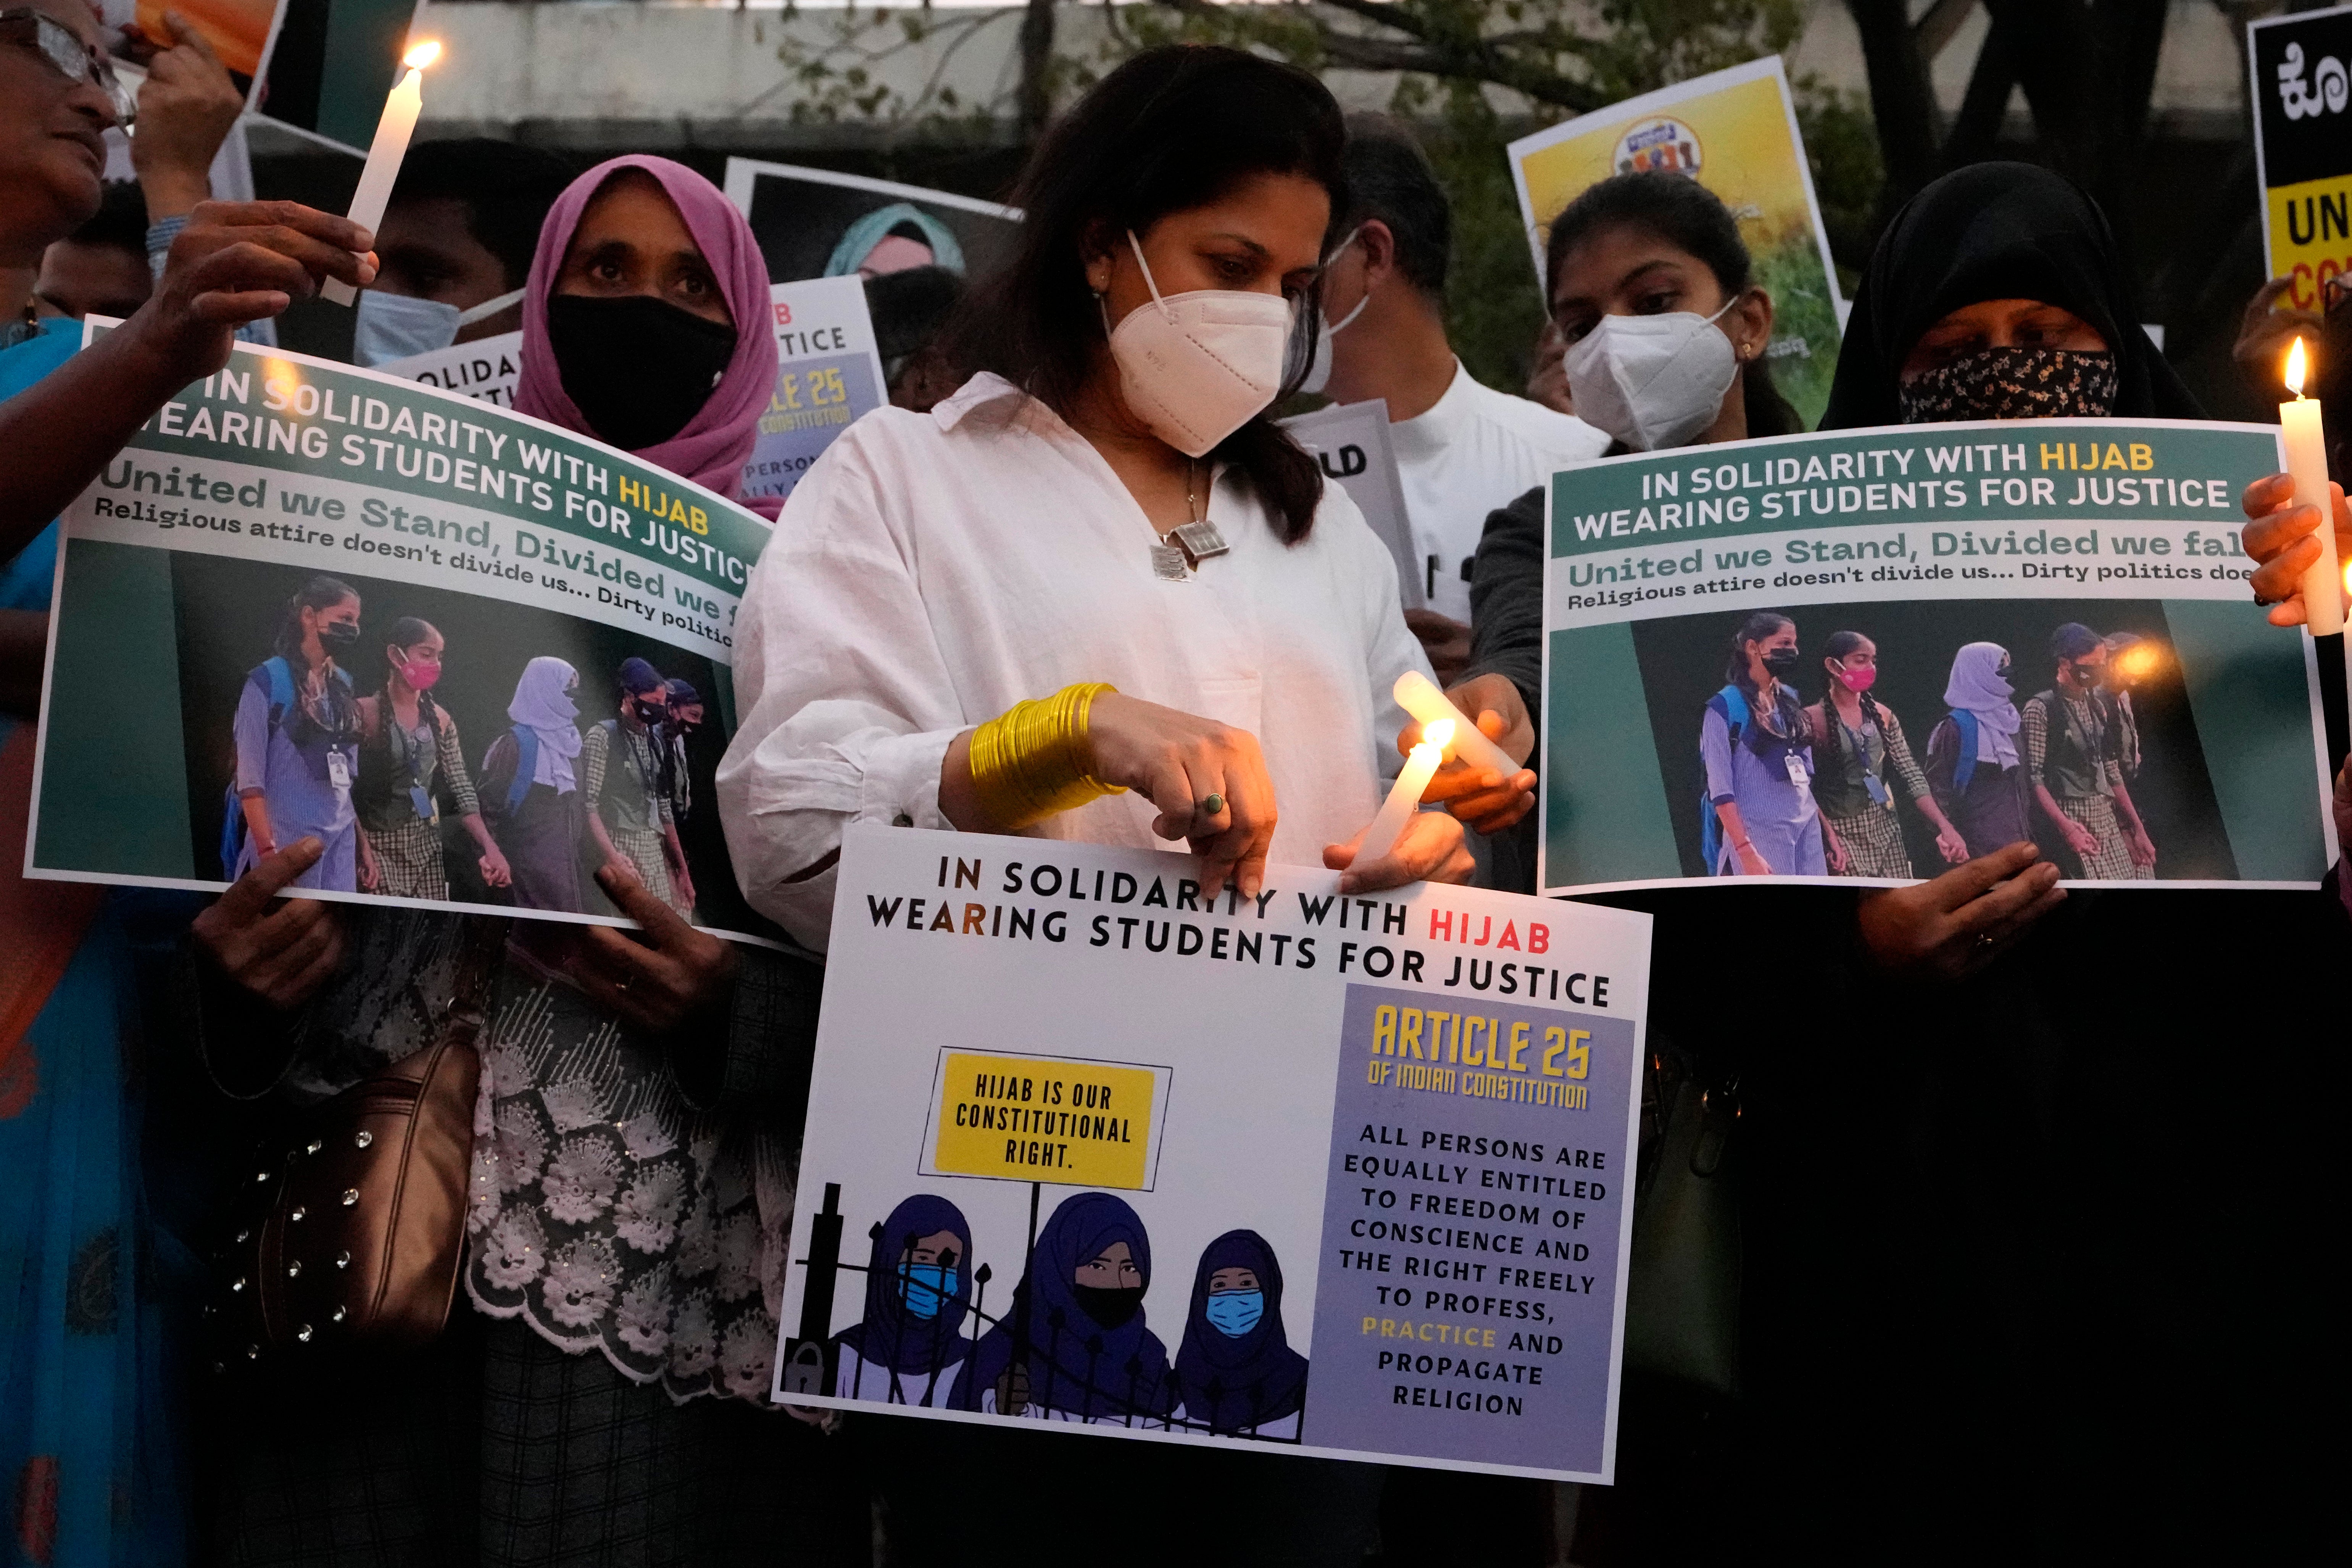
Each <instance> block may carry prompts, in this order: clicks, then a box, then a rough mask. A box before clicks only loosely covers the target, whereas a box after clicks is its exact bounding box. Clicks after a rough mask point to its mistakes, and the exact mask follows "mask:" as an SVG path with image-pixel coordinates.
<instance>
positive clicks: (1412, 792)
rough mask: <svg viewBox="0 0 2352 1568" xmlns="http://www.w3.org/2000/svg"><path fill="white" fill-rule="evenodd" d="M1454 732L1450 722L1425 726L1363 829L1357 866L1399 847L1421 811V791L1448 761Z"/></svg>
mask: <svg viewBox="0 0 2352 1568" xmlns="http://www.w3.org/2000/svg"><path fill="white" fill-rule="evenodd" d="M1453 739H1454V721H1453V720H1451V719H1440V720H1439V721H1437V722H1436V723H1434V724H1429V725H1424V726H1423V729H1422V731H1421V744H1420V745H1418V746H1415V747H1414V748H1413V749H1412V754H1410V755H1409V756H1407V757H1406V758H1405V760H1404V772H1402V773H1399V774H1397V782H1396V787H1394V788H1393V789H1391V790H1390V791H1389V797H1388V799H1386V800H1384V801H1382V802H1381V811H1380V815H1379V816H1375V817H1373V818H1372V825H1371V826H1370V827H1367V828H1365V829H1364V842H1363V846H1362V847H1360V848H1359V849H1358V850H1357V851H1356V860H1355V863H1356V864H1357V865H1359V866H1369V865H1370V864H1371V863H1372V862H1373V861H1375V860H1377V859H1379V858H1381V856H1383V855H1385V854H1387V853H1388V852H1389V851H1390V850H1391V849H1393V848H1395V847H1396V841H1397V840H1398V839H1399V838H1401V837H1403V836H1404V825H1405V824H1406V823H1408V822H1410V821H1412V814H1413V813H1414V812H1416V811H1419V810H1420V809H1421V792H1422V791H1423V790H1425V789H1427V788H1428V787H1429V781H1430V780H1431V779H1433V778H1434V777H1436V776H1437V764H1438V763H1442V762H1444V760H1445V745H1446V742H1449V741H1451V740H1453Z"/></svg>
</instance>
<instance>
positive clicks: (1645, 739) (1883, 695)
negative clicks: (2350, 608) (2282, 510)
mask: <svg viewBox="0 0 2352 1568" xmlns="http://www.w3.org/2000/svg"><path fill="white" fill-rule="evenodd" d="M2281 467H2282V461H2281V457H2280V450H2279V432H2278V428H2277V426H2266V425H2228V424H2221V423H2209V422H2187V421H2172V420H2126V419H2037V420H2033V421H2031V422H2024V421H2008V422H1999V421H1996V422H1990V423H1975V424H1948V425H1911V426H1893V427H1889V428H1885V429H1873V430H1845V431H1838V432H1834V433H1830V434H1822V435H1813V436H1790V437H1780V438H1777V439H1772V440H1760V441H1747V442H1740V443H1736V444H1733V445H1728V446H1722V447H1691V448H1687V449H1684V450H1679V451H1674V452H1667V453H1660V454H1655V455H1646V454H1643V455H1634V456H1628V457H1622V458H1604V459H1602V460H1601V461H1598V462H1595V463H1592V464H1589V465H1587V466H1585V467H1583V468H1577V469H1573V470H1570V471H1567V472H1563V473H1560V474H1557V475H1555V476H1554V477H1553V479H1552V481H1551V485H1550V488H1549V512H1548V517H1549V522H1548V527H1549V550H1548V558H1547V567H1546V574H1545V605H1544V660H1545V665H1544V671H1545V679H1544V709H1545V711H1544V714H1543V716H1542V721H1541V725H1542V728H1541V744H1542V747H1543V755H1544V763H1543V785H1542V788H1541V791H1540V794H1541V797H1542V798H1541V807H1542V814H1543V815H1542V825H1541V834H1540V838H1541V845H1542V849H1541V861H1540V866H1541V868H1540V871H1539V874H1538V884H1537V885H1538V890H1539V891H1543V892H1547V893H1565V892H1575V891H1579V890H1596V889H1602V888H1625V887H1643V886H1661V885H1676V884H1688V885H1694V886H1707V885H1713V884H1716V883H1717V882H1718V880H1719V879H1722V878H1725V877H1729V876H1733V875H1743V876H1744V875H1748V874H1749V873H1750V872H1751V871H1752V867H1751V866H1749V865H1748V864H1747V863H1746V862H1745V861H1744V859H1743V858H1741V857H1740V855H1739V854H1738V851H1739V848H1740V847H1739V845H1738V833H1739V831H1740V830H1753V829H1756V828H1758V827H1759V824H1760V825H1761V826H1762V828H1763V829H1764V831H1763V832H1762V833H1760V834H1759V833H1755V832H1751V833H1750V837H1751V839H1752V840H1753V842H1754V843H1755V844H1756V845H1757V846H1758V853H1759V855H1760V856H1761V857H1762V858H1763V860H1764V863H1765V864H1766V866H1767V867H1768V868H1769V874H1770V875H1771V876H1772V877H1774V878H1776V879H1792V880H1800V881H1818V882H1843V883H1844V884H1845V885H1848V886H1852V885H1856V884H1857V882H1859V883H1871V884H1876V885H1881V886H1891V885H1900V884H1901V883H1903V882H1906V881H1910V880H1914V879H1924V878H1927V877H1933V876H1935V875H1937V873H1939V872H1941V871H1942V870H1944V869H1945V868H1946V866H1947V864H1948V861H1949V859H1950V856H1949V855H1948V853H1947V852H1946V850H1945V849H1944V847H1943V846H1942V845H1941V844H1939V842H1938V839H1939V837H1940V835H1939V832H1938V830H1937V828H1936V826H1935V824H1934V822H1933V820H1932V818H1931V817H1930V816H1929V815H1928V813H1927V804H1926V803H1929V802H1932V803H1933V804H1934V805H1936V807H1937V809H1938V810H1940V811H1942V812H1943V813H1944V815H1945V816H1947V817H1948V819H1949V820H1950V821H1951V822H1952V823H1953V824H1954V825H1955V826H1958V828H1960V829H1962V830H1963V835H1962V836H1963V837H1964V838H1965V839H1966V847H1967V850H1968V854H1969V857H1971V858H1972V857H1974V856H1978V855H1983V854H1989V853H1990V852H1992V850H1994V849H1996V848H1998V847H2000V846H2001V845H2003V844H2006V843H2009V842H2011V841H2013V840H2015V839H2017V838H2021V837H2029V836H2030V837H2032V838H2034V839H2035V840H2036V841H2037V842H2039V843H2040V844H2042V847H2043V852H2044V853H2045V854H2047V855H2048V856H2049V857H2050V858H2052V859H2053V860H2054V861H2055V862H2056V863H2057V864H2058V866H2059V868H2060V869H2061V872H2062V874H2063V876H2064V877H2065V879H2066V880H2067V881H2068V882H2069V883H2071V884H2074V885H2091V886H2109V885H2112V886H2117V887H2136V888H2147V887H2197V888H2310V887H2315V886H2316V885H2317V884H2318V882H2319V879H2320V877H2321V875H2322V874H2323V873H2324V872H2325V871H2326V868H2327V866H2328V865H2329V864H2330V863H2331V862H2332V861H2333V860H2334V859H2335V858H2336V835H2335V825H2334V821H2333V819H2332V817H2331V816H2330V815H2329V813H2328V811H2327V810H2326V802H2327V800H2328V798H2329V793H2330V792H2329V790H2328V787H2327V773H2326V765H2325V761H2324V752H2323V745H2324V736H2323V731H2322V727H2321V722H2320V708H2319V698H2318V686H2317V672H2316V666H2315V664H2314V663H2313V662H2312V660H2311V653H2310V649H2311V647H2312V645H2311V643H2310V642H2309V640H2308V639H2307V638H2305V637H2303V636H2302V635H2301V634H2300V633H2299V632H2297V631H2290V630H2284V629H2282V628H2280V627H2276V626H2271V625H2269V624H2268V623H2267V621H2266V620H2265V619H2264V618H2263V614H2262V612H2261V611H2260V610H2259V609H2256V608H2255V607H2254V606H2253V605H2252V604H2250V603H2249V602H2248V590H2247V577H2248V575H2249V574H2250V573H2251V571H2252V566H2251V564H2250V563H2248V562H2247V561H2246V559H2245V556H2244V552H2243V551H2242V548H2241V547H2240V543H2239V537H2238V531H2239V529H2240V526H2241V523H2242V519H2241V517H2240V515H2239V512H2238V505H2237V498H2238V496H2239V495H2240V494H2241V493H2242V491H2243V489H2244V488H2245V486H2246V485H2247V483H2248V482H2249V481H2251V480H2252V479H2257V478H2259V477H2261V476H2263V475H2265V474H2270V473H2273V472H2276V471H2277V470H2278V469H2279V468H2281ZM1750 616H1771V617H1776V618H1777V619H1778V620H1779V621H1780V622H1785V623H1788V624H1790V625H1791V626H1793V628H1794V634H1795V640H1796V646H1797V648H1798V650H1799V653H1798V658H1797V659H1796V662H1795V665H1794V667H1793V668H1792V669H1791V670H1790V672H1789V673H1788V674H1786V675H1785V676H1783V677H1781V679H1784V680H1785V681H1787V682H1788V683H1789V684H1790V686H1792V687H1793V688H1794V690H1795V696H1796V700H1797V702H1799V703H1801V704H1803V705H1806V706H1808V707H1815V706H1817V705H1822V706H1819V711H1818V713H1817V714H1813V715H1808V716H1807V717H1806V721H1805V727H1804V728H1803V730H1802V731H1801V733H1800V734H1799V735H1798V736H1797V737H1795V738H1794V739H1795V741H1796V743H1794V744H1791V743H1790V740H1791V737H1790V736H1789V735H1788V734H1786V733H1785V732H1784V731H1786V730H1789V729H1792V728H1795V725H1794V724H1793V723H1790V722H1784V721H1782V720H1781V719H1780V717H1779V716H1778V713H1777V712H1766V711H1764V710H1762V709H1761V707H1760V706H1759V704H1758V703H1757V702H1756V700H1755V699H1756V696H1757V692H1758V688H1757V687H1756V686H1754V685H1753V684H1751V683H1750V681H1751V678H1752V675H1753V671H1752V668H1751V667H1750V666H1749V665H1748V664H1747V663H1746V662H1744V661H1743V660H1741V659H1739V658H1735V657H1734V643H1735V638H1736V637H1738V635H1739V634H1741V633H1742V632H1743V630H1746V629H1748V618H1749V617H1750ZM1756 630H1757V632H1758V634H1759V637H1760V636H1761V635H1764V634H1765V633H1766V632H1767V631H1768V630H1769V628H1768V627H1766V626H1760V625H1759V626H1757V627H1756ZM1839 631H1850V632H1855V633H1859V634H1862V635H1863V636H1864V637H1867V638H1868V639H1870V641H1871V643H1872V644H1873V645H1874V647H1875V662H1874V667H1873V668H1874V684H1871V685H1869V686H1867V688H1866V696H1867V699H1868V702H1867V706H1866V709H1865V711H1864V717H1863V718H1862V719H1861V720H1860V722H1861V725H1862V731H1861V733H1860V735H1859V737H1858V741H1859V744H1860V745H1861V746H1863V747H1864V748H1866V749H1868V750H1869V752H1870V753H1871V755H1872V756H1873V757H1874V759H1887V760H1885V761H1884V762H1882V763H1881V764H1880V765H1879V766H1877V767H1875V768H1874V769H1872V770H1871V772H1872V773H1874V774H1875V775H1876V776H1875V779H1865V778H1863V777H1861V776H1860V773H1861V771H1862V770H1860V769H1859V768H1858V767H1855V766H1853V765H1852V764H1853V760H1854V759H1857V758H1858V757H1859V756H1860V755H1861V753H1860V752H1857V751H1856V750H1855V746H1856V744H1857V737H1856V731H1854V730H1853V729H1852V728H1850V727H1849V721H1846V720H1844V719H1843V718H1839V717H1836V716H1835V715H1834V714H1833V712H1832V710H1831V709H1830V708H1829V707H1827V706H1825V704H1827V702H1828V697H1827V695H1826V693H1825V690H1824V688H1825V687H1826V685H1827V684H1828V681H1829V679H1830V676H1829V674H1828V672H1827V670H1826V668H1825V666H1824V664H1823V662H1822V658H1823V653H1824V644H1825V642H1826V640H1827V638H1828V637H1829V635H1830V634H1832V633H1833V632H1839ZM2086 637H2087V638H2089V639H2090V640H2091V641H2092V642H2095V644H2096V645H2097V647H2096V648H2094V647H2089V646H2085V638H2086ZM1752 640H1755V639H1751V641H1752ZM2062 644H2063V645H2071V646H2074V647H2076V648H2077V650H2078V651H2077V652H2075V653H2073V654H2067V653H2062V652H2061V651H2059V650H2060V648H2061V645H2062ZM1988 648H1990V652H1989V653H1988V652H1986V651H1985V650H1986V649H1988ZM1972 650H1973V651H1972ZM1995 656H1998V657H1995ZM2109 660H2112V661H2113V663H2112V669H2111V672H2110V673H2106V674H2102V675H2100V676H2098V677H2097V678H2096V684H2095V687H2094V688H2090V689H2085V688H2084V687H2083V686H2081V685H2078V684H2074V681H2075V679H2076V677H2075V676H2074V674H2071V673H2070V674H2069V676H2068V678H2067V679H2066V680H2063V681H2062V680H2061V679H2060V669H2059V667H2060V665H2062V664H2066V665H2070V666H2076V667H2079V668H2093V667H2096V668H2100V669H2103V670H2105V669H2109V668H2110V667H2109V666H2108V664H2107V662H2106V661H2109ZM2003 661H2005V673H2004V672H2003V668H2002V667H2003ZM1898 741H1901V742H1904V743H1903V744H1902V745H1901V746H1899V747H1898V745H1897V742H1898ZM1898 753H1899V754H1898ZM1904 756H1907V757H1908V758H1909V759H1910V761H1911V762H1912V763H1914V764H1916V772H1914V771H1913V770H1912V769H1906V767H1904V766H1903V765H1902V759H1903V757H1904ZM1873 784H1875V787H1872V785H1873ZM1882 792H1884V794H1885V798H1883V799H1882V798H1879V797H1880V795H1881V794H1882ZM2005 792H2006V793H2005ZM1726 805H1729V806H1731V807H1733V808H1735V809H1736V810H1737V812H1738V822H1737V824H1735V822H1734V819H1733V817H1732V816H1730V815H1728V814H1727V812H1726V811H1725V809H1724V807H1725V806H1726ZM2061 818H2063V819H2064V820H2063V821H2062V820H2061ZM2135 818H2137V821H2138V822H2139V823H2140V824H2141V825H2142V826H2143V827H2144V829H2145V837H2146V842H2145V843H2144V844H2143V843H2141V842H2139V841H2138V840H2137V837H2136V836H2135V835H2134V834H2133V833H2132V832H2131V824H2132V822H2133V820H2134V819H2135ZM1823 822H1826V823H1828V824H1829V826H1830V828H1831V829H1832V832H1833V833H1834V834H1835V835H1836V842H1835V846H1833V845H1832V841H1831V839H1830V838H1829V837H1827V836H1825V835H1824V834H1823V833H1822V826H1821V825H1822V823H1823ZM2069 824H2071V825H2072V826H2069ZM1837 847H1843V848H1844V849H1845V850H1847V851H1848V852H1850V853H1853V855H1854V857H1855V858H1854V861H1853V865H1854V867H1855V871H1854V875H1853V876H1851V877H1833V876H1832V875H1831V866H1832V863H1833V861H1834V860H1835V858H1836V848H1837ZM2150 850H2152V852H2153V855H2152V859H2151V858H2149V857H2148V854H2147V851H2150ZM1906 871H1907V874H1906Z"/></svg>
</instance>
